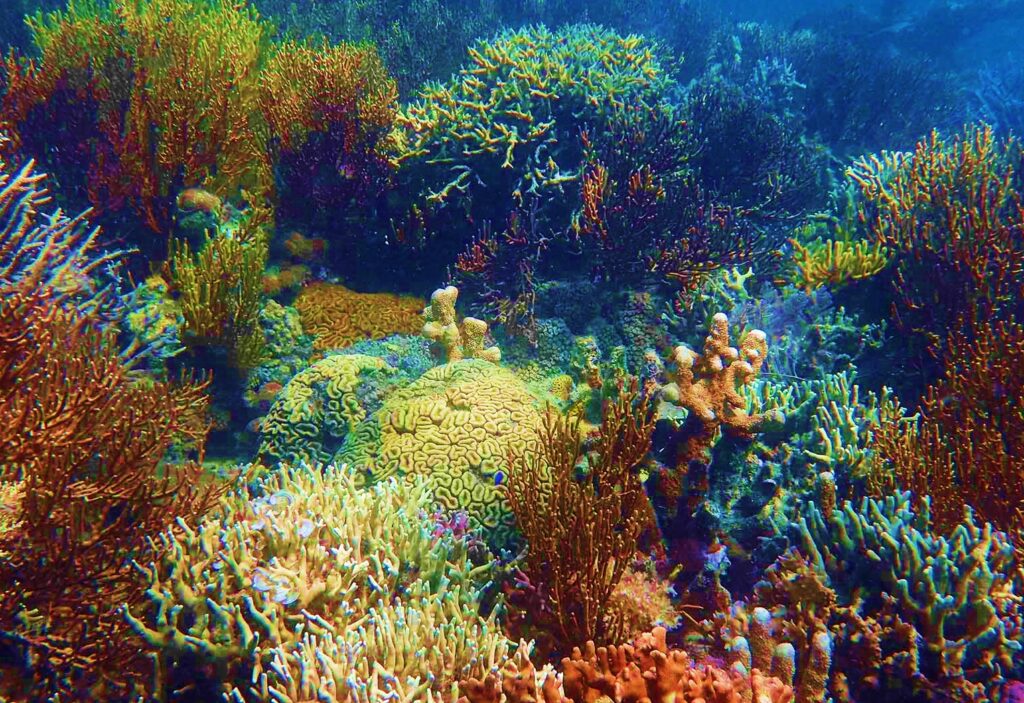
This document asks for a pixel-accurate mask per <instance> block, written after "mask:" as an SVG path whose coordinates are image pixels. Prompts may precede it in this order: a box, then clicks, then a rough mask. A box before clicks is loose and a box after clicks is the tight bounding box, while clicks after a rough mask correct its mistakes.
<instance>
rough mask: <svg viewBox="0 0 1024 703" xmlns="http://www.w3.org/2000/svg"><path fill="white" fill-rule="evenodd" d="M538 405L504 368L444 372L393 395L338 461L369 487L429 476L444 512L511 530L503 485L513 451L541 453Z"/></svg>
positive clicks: (457, 367)
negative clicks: (357, 473)
mask: <svg viewBox="0 0 1024 703" xmlns="http://www.w3.org/2000/svg"><path fill="white" fill-rule="evenodd" d="M533 403H534V399H533V397H532V396H531V395H530V394H529V393H528V392H527V390H526V387H525V386H524V385H523V383H522V381H520V380H519V379H518V378H517V377H516V376H515V375H514V374H513V373H512V372H510V371H508V370H506V369H503V368H501V367H499V366H495V365H493V364H490V363H487V362H485V361H482V360H464V361H459V362H454V363H451V364H445V365H443V366H438V367H436V368H433V369H431V370H430V371H428V372H427V373H425V374H423V376H421V377H420V378H419V379H417V380H416V381H415V382H413V383H412V384H410V385H409V386H407V387H406V388H402V389H400V390H398V391H395V392H394V393H392V394H391V395H390V396H389V397H388V399H387V400H386V401H385V403H384V406H383V407H382V408H381V409H380V410H379V411H378V412H377V416H376V418H375V420H374V421H372V422H367V423H364V424H363V426H362V427H361V428H360V429H359V431H358V432H357V433H356V434H355V435H351V436H350V437H349V439H348V440H346V442H345V447H343V448H342V450H341V452H340V453H339V455H338V457H337V460H338V461H340V462H345V463H350V464H353V465H355V466H356V467H357V468H359V469H361V470H362V471H364V472H365V473H366V475H367V477H368V479H371V480H380V479H385V478H389V477H391V476H394V475H396V474H399V475H404V476H408V477H415V476H425V477H427V479H428V485H429V486H430V488H431V490H432V492H433V494H434V497H435V499H436V500H437V502H438V503H439V504H440V505H441V506H442V507H444V508H446V509H448V510H458V509H465V510H467V512H469V514H470V517H471V518H473V519H474V520H475V521H476V522H477V523H478V524H482V525H483V526H485V527H487V528H490V529H495V528H497V529H498V530H499V532H500V531H502V530H509V529H510V528H511V524H512V519H511V514H510V512H509V508H508V505H507V502H506V498H505V495H506V490H507V489H506V487H505V480H504V479H505V476H506V474H507V471H508V460H509V455H510V453H511V452H512V451H513V450H514V451H515V452H516V453H517V454H520V455H522V454H524V453H527V452H533V451H536V450H537V442H538V436H537V430H538V427H539V423H540V415H539V413H538V412H537V410H536V409H535V408H534V405H533Z"/></svg>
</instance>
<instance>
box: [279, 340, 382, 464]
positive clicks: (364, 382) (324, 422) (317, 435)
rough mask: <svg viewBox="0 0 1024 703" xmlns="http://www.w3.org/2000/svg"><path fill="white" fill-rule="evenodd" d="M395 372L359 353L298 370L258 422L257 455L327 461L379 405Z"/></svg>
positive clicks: (286, 460) (333, 357)
mask: <svg viewBox="0 0 1024 703" xmlns="http://www.w3.org/2000/svg"><path fill="white" fill-rule="evenodd" d="M395 374H396V371H395V369H393V368H392V367H391V366H389V365H388V364H387V362H385V361H384V360H383V359H379V358H377V357H373V356H365V355H362V354H353V355H341V356H329V357H327V358H326V359H323V360H321V361H318V362H317V363H315V364H313V365H312V366H311V367H309V368H308V369H306V370H304V371H301V372H299V373H298V374H297V375H296V376H295V378H293V379H292V380H291V381H290V382H289V383H288V385H286V386H285V387H284V389H283V390H281V392H280V393H279V394H278V396H277V398H276V399H275V400H274V404H273V405H272V406H271V408H270V412H269V413H268V414H267V416H266V417H265V418H264V419H263V421H262V422H261V423H260V429H261V443H260V455H261V456H262V457H263V458H264V460H267V461H271V462H273V461H284V462H288V463H292V464H294V463H298V462H300V461H308V462H312V463H326V462H329V461H330V460H331V458H332V457H333V455H334V453H335V452H336V451H337V450H338V449H339V448H340V447H341V445H342V442H343V440H344V439H345V437H346V436H347V435H348V434H349V433H350V432H352V431H354V430H355V428H356V427H357V426H358V425H359V423H360V422H362V421H363V420H365V419H366V418H367V416H368V415H369V414H370V413H372V412H373V411H375V410H376V409H377V408H379V407H380V405H381V402H382V399H383V398H382V396H383V394H384V393H385V392H386V391H387V390H388V388H389V387H390V383H389V378H391V377H393V376H394V375H395Z"/></svg>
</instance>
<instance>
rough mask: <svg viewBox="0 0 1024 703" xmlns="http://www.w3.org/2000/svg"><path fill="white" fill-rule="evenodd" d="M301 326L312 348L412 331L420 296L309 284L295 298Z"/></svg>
mask: <svg viewBox="0 0 1024 703" xmlns="http://www.w3.org/2000/svg"><path fill="white" fill-rule="evenodd" d="M295 308H296V309H297V310H298V311H299V316H300V318H301V320H302V327H303V329H304V330H305V331H306V332H308V333H309V334H312V335H313V337H314V340H313V346H314V347H315V348H316V349H343V348H345V347H348V346H351V345H353V344H355V343H356V342H359V341H361V340H364V339H383V338H384V337H387V336H388V335H392V334H416V333H417V332H419V331H420V325H421V324H422V321H421V319H420V312H421V311H422V310H423V301H422V300H421V299H420V298H413V297H410V296H402V295H394V294H392V293H357V292H355V291H353V290H349V289H348V288H346V287H345V286H342V285H338V284H335V283H313V284H311V285H309V286H306V287H305V288H303V289H302V292H301V293H299V296H298V298H296V299H295Z"/></svg>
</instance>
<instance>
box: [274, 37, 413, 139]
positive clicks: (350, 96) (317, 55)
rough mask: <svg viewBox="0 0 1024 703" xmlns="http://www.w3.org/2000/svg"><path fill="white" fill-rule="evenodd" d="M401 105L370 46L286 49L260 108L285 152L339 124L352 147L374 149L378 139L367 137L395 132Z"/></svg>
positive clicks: (291, 46) (282, 49)
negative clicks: (398, 106) (385, 132)
mask: <svg viewBox="0 0 1024 703" xmlns="http://www.w3.org/2000/svg"><path fill="white" fill-rule="evenodd" d="M397 101H398V89H397V87H396V85H395V82H394V80H392V79H391V77H390V76H389V75H388V72H387V69H386V68H385V67H384V64H383V63H382V62H381V60H380V57H379V56H378V55H377V52H376V50H374V49H373V47H372V46H368V45H356V44H339V45H337V46H325V47H322V48H319V49H317V48H313V47H310V46H304V45H301V44H295V43H287V44H283V45H281V46H280V47H278V48H277V50H276V51H275V52H274V53H273V55H272V56H271V57H270V60H269V62H268V63H267V67H266V69H265V70H264V71H263V73H262V74H261V76H260V87H259V103H260V109H261V111H262V112H263V115H264V117H265V118H266V120H267V123H268V124H269V126H270V129H271V132H272V133H273V134H275V135H277V139H278V140H279V144H280V147H281V148H282V149H286V150H289V151H295V150H297V149H299V148H301V147H302V146H303V145H304V144H305V142H306V140H307V139H308V138H309V135H310V133H311V132H321V133H322V132H327V131H328V130H329V129H330V128H331V126H332V125H334V124H343V125H344V126H345V130H346V134H345V135H344V136H345V145H346V148H348V149H351V150H355V149H357V148H364V147H366V146H370V147H371V148H373V147H374V146H375V145H376V140H375V139H374V140H367V139H366V134H367V133H370V132H383V131H385V130H388V129H390V128H391V124H392V122H393V121H394V118H395V113H396V110H397Z"/></svg>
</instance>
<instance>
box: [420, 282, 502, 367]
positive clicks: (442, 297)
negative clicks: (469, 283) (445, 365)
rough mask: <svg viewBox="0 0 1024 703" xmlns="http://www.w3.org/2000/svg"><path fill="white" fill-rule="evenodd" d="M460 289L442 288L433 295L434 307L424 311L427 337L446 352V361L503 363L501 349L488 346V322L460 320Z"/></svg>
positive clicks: (431, 304)
mask: <svg viewBox="0 0 1024 703" xmlns="http://www.w3.org/2000/svg"><path fill="white" fill-rule="evenodd" d="M458 298H459V289H458V288H456V287H455V286H448V287H447V288H438V289H437V290H435V291H434V293H433V295H431V296H430V305H429V306H428V307H427V308H424V310H423V319H424V325H423V336H424V337H426V338H427V339H430V340H431V341H434V342H437V343H438V344H439V345H440V346H441V348H442V349H443V351H444V356H445V361H460V360H462V359H483V360H484V361H490V362H492V363H495V364H496V363H498V362H499V361H501V350H500V349H498V347H485V346H484V343H485V339H486V338H487V323H486V322H484V321H483V320H478V319H476V318H475V317H467V318H466V319H465V320H463V321H462V328H461V329H460V328H459V324H458V322H457V321H456V316H455V302H456V301H457V300H458Z"/></svg>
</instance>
